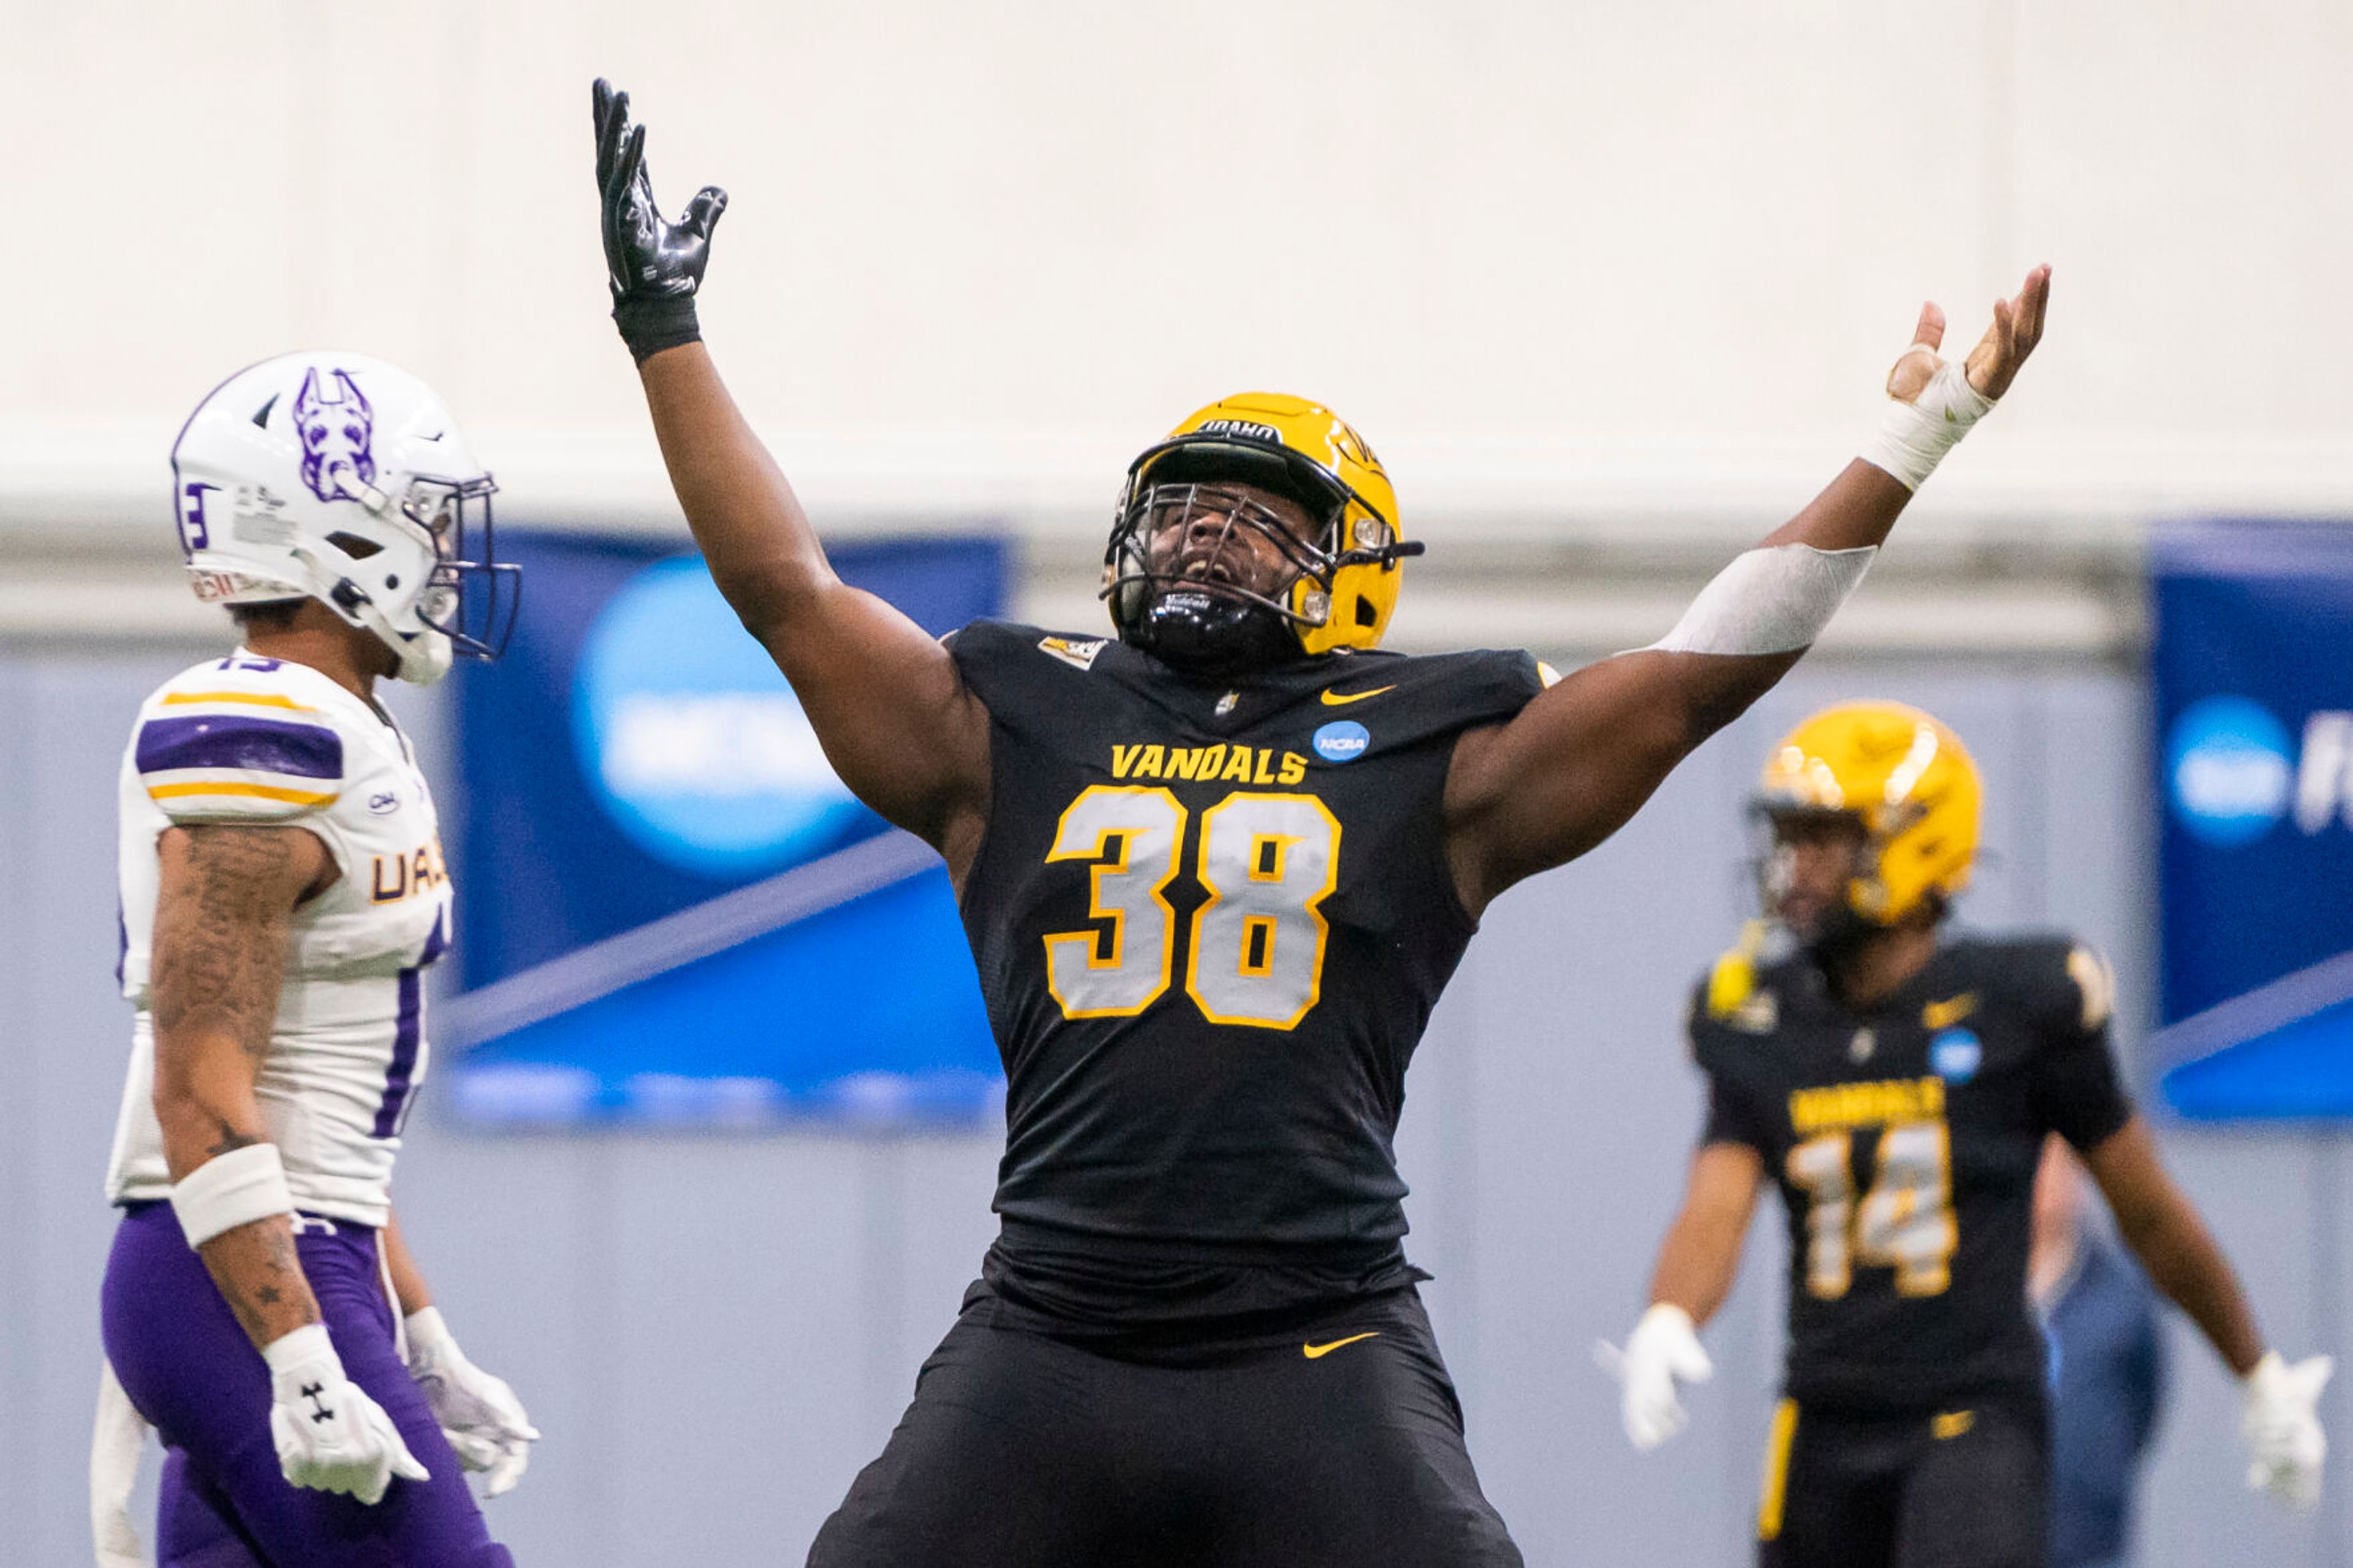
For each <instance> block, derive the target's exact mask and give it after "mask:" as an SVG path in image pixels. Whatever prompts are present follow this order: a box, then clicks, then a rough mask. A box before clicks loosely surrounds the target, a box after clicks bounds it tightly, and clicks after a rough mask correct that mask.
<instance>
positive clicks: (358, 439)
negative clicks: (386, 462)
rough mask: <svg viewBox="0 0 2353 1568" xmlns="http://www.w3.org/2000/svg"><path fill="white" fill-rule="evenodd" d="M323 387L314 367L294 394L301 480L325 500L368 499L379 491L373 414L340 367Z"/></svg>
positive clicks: (349, 377)
mask: <svg viewBox="0 0 2353 1568" xmlns="http://www.w3.org/2000/svg"><path fill="white" fill-rule="evenodd" d="M328 374H329V375H331V376H332V377H333V380H332V383H331V384H328V385H326V386H323V387H322V385H321V384H320V382H319V373H318V371H317V370H316V369H312V370H308V371H305V372H303V373H302V390H301V392H299V393H297V394H295V396H294V428H295V429H296V430H297V431H298V432H300V433H301V437H302V482H303V483H304V484H306V485H308V486H310V487H311V494H312V495H314V496H317V497H318V498H319V499H320V500H365V499H366V496H367V492H368V491H369V490H371V489H375V452H374V451H373V450H372V449H371V448H372V447H373V445H374V442H375V409H373V408H371V407H369V406H368V400H367V395H366V394H365V393H364V392H362V391H361V390H360V389H359V384H358V383H357V382H354V381H353V379H352V374H351V372H349V371H347V370H343V369H342V368H340V367H338V368H337V369H334V370H332V371H330V372H328Z"/></svg>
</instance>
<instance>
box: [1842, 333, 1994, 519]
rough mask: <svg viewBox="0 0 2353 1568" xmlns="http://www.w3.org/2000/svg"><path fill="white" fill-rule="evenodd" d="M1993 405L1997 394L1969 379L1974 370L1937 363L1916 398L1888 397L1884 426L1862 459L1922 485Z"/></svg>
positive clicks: (1907, 483) (1901, 480) (1908, 484)
mask: <svg viewBox="0 0 2353 1568" xmlns="http://www.w3.org/2000/svg"><path fill="white" fill-rule="evenodd" d="M1992 408H1993V399H1992V398H1990V397H1988V396H1987V395H1985V394H1984V393H1982V392H1979V391H1978V389H1977V388H1976V387H1974V386H1971V385H1970V384H1969V377H1968V371H1967V370H1966V369H1965V368H1964V367H1962V366H1960V365H1957V364H1953V363H1949V362H1947V363H1944V364H1940V365H1938V366H1937V367H1936V374H1934V375H1932V376H1930V377H1929V378H1928V384H1927V385H1926V386H1924V387H1922V388H1921V389H1920V395H1919V397H1918V398H1917V399H1916V400H1915V401H1914V402H1911V403H1906V402H1905V401H1904V400H1903V399H1902V398H1900V397H1891V398H1889V399H1888V400H1887V412H1886V414H1885V415H1884V416H1883V417H1882V418H1881V419H1880V422H1879V428H1878V429H1877V430H1875V431H1873V433H1872V437H1871V439H1870V440H1868V441H1865V442H1864V443H1863V444H1862V460H1863V461H1864V462H1866V463H1869V464H1871V465H1872V466H1873V468H1879V469H1882V470H1883V471H1884V472H1886V473H1888V474H1890V475H1892V476H1894V479H1895V481H1896V482H1897V483H1898V484H1901V485H1902V486H1903V487H1904V488H1905V489H1907V490H1916V489H1919V488H1920V486H1921V484H1922V483H1923V482H1924V481H1926V479H1927V478H1928V476H1929V475H1930V474H1933V473H1935V472H1936V464H1937V463H1938V462H1939V461H1941V460H1942V459H1943V458H1944V456H1945V454H1946V453H1947V452H1949V451H1951V450H1952V449H1953V448H1954V447H1957V446H1959V445H1960V442H1961V437H1964V436H1966V435H1968V433H1969V426H1972V425H1975V424H1976V423H1977V422H1978V420H1980V419H1982V418H1984V417H1985V416H1986V415H1987V414H1988V413H1989V412H1990V411H1991V410H1992Z"/></svg>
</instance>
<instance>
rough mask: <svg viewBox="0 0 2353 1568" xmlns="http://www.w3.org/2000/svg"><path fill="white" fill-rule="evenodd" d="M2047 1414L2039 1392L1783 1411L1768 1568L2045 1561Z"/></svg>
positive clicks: (1769, 1500)
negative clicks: (1931, 1411)
mask: <svg viewBox="0 0 2353 1568" xmlns="http://www.w3.org/2000/svg"><path fill="white" fill-rule="evenodd" d="M2050 1512H2051V1443H2050V1427H2049V1421H2048V1418H2047V1416H2046V1415H2045V1413H2044V1411H2043V1408H2042V1405H2041V1404H2040V1403H2039V1402H2037V1401H2033V1400H2027V1399H2017V1398H2011V1399H2006V1400H2001V1401H1997V1402H1988V1403H1980V1404H1977V1405H1957V1406H1955V1407H1954V1408H1952V1409H1949V1410H1946V1411H1942V1412H1939V1413H1937V1414H1935V1415H1909V1416H1889V1415H1853V1414H1849V1413H1845V1412H1837V1411H1826V1410H1818V1409H1816V1408H1814V1407H1811V1406H1808V1407H1805V1408H1803V1409H1800V1408H1799V1406H1798V1405H1797V1404H1796V1403H1794V1402H1793V1401H1789V1400H1784V1401H1782V1403H1781V1405H1780V1408H1779V1409H1778V1410H1777V1411H1776V1412H1775V1413H1774V1418H1773V1436H1772V1441H1771V1446H1770V1447H1769V1448H1768V1449H1767V1454H1766V1462H1765V1495H1764V1500H1763V1502H1762V1504H1761V1506H1760V1507H1759V1508H1758V1510H1757V1564H1758V1568H2043V1563H2044V1558H2045V1554H2046V1552H2047V1550H2048V1546H2047V1542H2048V1538H2049V1534H2050V1529H2051V1522H2050Z"/></svg>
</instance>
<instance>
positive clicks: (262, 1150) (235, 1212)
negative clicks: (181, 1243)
mask: <svg viewBox="0 0 2353 1568" xmlns="http://www.w3.org/2000/svg"><path fill="white" fill-rule="evenodd" d="M172 1212H173V1213H174V1214H176V1215H179V1216H180V1231H181V1234H182V1235H184V1236H185V1237H187V1238H188V1245H189V1246H190V1247H202V1246H203V1245H204V1244H205V1243H206V1242H207V1241H210V1240H211V1239H212V1238H213V1237H216V1236H218V1235H219V1234H220V1233H221V1232H223V1231H225V1230H235V1229H236V1228H237V1226H241V1225H251V1224H252V1223H253V1222H254V1221H255V1220H258V1219H268V1218H269V1216H270V1215H274V1214H291V1213H293V1212H294V1194H292V1193H290V1192H289V1191H287V1188H286V1166H285V1165H284V1163H281V1162H280V1160H279V1158H278V1145H277V1144H275V1143H248V1144H247V1145H246V1146H245V1147H244V1148H242V1149H232V1150H230V1151H229V1152H227V1153H226V1154H216V1155H214V1156H213V1157H212V1158H211V1159H209V1160H207V1161H206V1162H205V1163H203V1164H201V1165H198V1166H197V1167H196V1168H195V1170H193V1171H191V1172H189V1173H187V1175H186V1176H185V1177H183V1178H182V1179H181V1180H179V1181H177V1182H174V1183H173V1184H172Z"/></svg>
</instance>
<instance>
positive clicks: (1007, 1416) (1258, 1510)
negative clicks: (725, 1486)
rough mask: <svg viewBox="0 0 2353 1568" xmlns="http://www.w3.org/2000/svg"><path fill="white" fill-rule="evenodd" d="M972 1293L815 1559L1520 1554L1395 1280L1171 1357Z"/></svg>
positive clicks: (1424, 1330)
mask: <svg viewBox="0 0 2353 1568" xmlns="http://www.w3.org/2000/svg"><path fill="white" fill-rule="evenodd" d="M995 1307H996V1303H995V1302H994V1301H993V1300H990V1299H989V1298H987V1296H985V1295H982V1294H980V1293H978V1292H976V1294H975V1295H974V1296H972V1297H968V1298H967V1299H966V1303H965V1312H964V1315H963V1316H962V1317H961V1318H959V1319H958V1320H957V1322H956V1325H955V1328H954V1329H952V1330H950V1331H948V1336H947V1338H946V1339H945V1340H944V1341H942V1342H941V1343H940V1347H939V1349H938V1350H936V1351H934V1352H933V1353H932V1357H931V1359H930V1360H929V1361H927V1362H925V1363H923V1371H922V1373H919V1374H918V1375H917V1377H916V1380H915V1398H914V1403H913V1404H912V1405H909V1406H908V1408H907V1413H906V1415H904V1416H903V1417H902V1419H901V1420H900V1423H899V1428H898V1430H897V1431H896V1432H894V1433H892V1436H891V1441H890V1444H889V1445H888V1446H887V1447H885V1448H884V1449H883V1451H882V1457H881V1458H879V1459H877V1460H875V1461H874V1462H873V1463H872V1464H871V1465H869V1466H867V1467H866V1468H865V1469H864V1470H863V1471H861V1472H860V1474H859V1477H858V1479H857V1480H856V1482H855V1483H853V1484H852V1485H851V1487H850V1489H849V1498H848V1499H847V1500H844V1502H843V1503H842V1505H841V1507H840V1509H839V1510H837V1511H836V1512H835V1514H834V1516H833V1517H832V1518H831V1519H829V1520H828V1521H826V1524H825V1528H824V1529H823V1530H821V1531H818V1538H817V1543H816V1545H815V1546H813V1547H812V1548H811V1549H810V1551H809V1557H808V1561H809V1564H810V1568H1159V1565H1163V1564H1165V1565H1166V1568H1180V1565H1181V1568H1318V1565H1320V1564H1326V1563H1328V1564H1333V1565H1334V1568H1339V1565H1341V1564H1345V1565H1346V1568H1383V1565H1388V1564H1395V1565H1396V1568H1457V1565H1460V1568H1520V1563H1521V1557H1520V1553H1519V1549H1518V1548H1517V1547H1515V1546H1514V1545H1513V1544H1512V1540H1511V1537H1510V1536H1509V1535H1508V1534H1507V1533H1506V1532H1505V1531H1504V1522H1503V1521H1502V1519H1500V1518H1499V1517H1498V1516H1497V1515H1496V1513H1495V1510H1493V1508H1491V1507H1490V1506H1488V1503H1487V1500H1486V1499H1485V1497H1483V1496H1482V1495H1481V1493H1480V1490H1479V1480H1478V1478H1477V1476H1475V1475H1474V1474H1472V1468H1471V1457H1470V1455H1469V1453H1468V1452H1467V1451H1466V1450H1465V1449H1464V1447H1463V1443H1462V1412H1461V1405H1459V1404H1457V1402H1456V1400H1455V1396H1454V1385H1453V1384H1452V1383H1451V1381H1450V1380H1449V1378H1448V1377H1447V1374H1446V1367H1445V1365H1444V1363H1441V1362H1440V1360H1439V1357H1438V1347H1437V1344H1436V1342H1435V1341H1434V1340H1433V1339H1432V1338H1431V1336H1430V1320H1429V1319H1428V1318H1427V1317H1426V1316H1425V1315H1424V1314H1423V1312H1422V1309H1421V1303H1420V1302H1419V1300H1417V1299H1416V1298H1415V1296H1414V1294H1413V1293H1412V1292H1411V1291H1410V1290H1400V1291H1396V1292H1393V1293H1390V1294H1388V1295H1384V1296H1380V1297H1376V1298H1372V1299H1370V1300H1367V1301H1365V1302H1362V1303H1358V1304H1356V1305H1354V1306H1352V1307H1350V1308H1348V1309H1347V1310H1343V1311H1340V1312H1338V1313H1327V1314H1318V1315H1316V1316H1314V1317H1313V1318H1308V1319H1303V1321H1301V1322H1300V1323H1299V1324H1298V1325H1297V1327H1298V1330H1299V1331H1298V1333H1297V1334H1296V1335H1295V1336H1293V1338H1292V1340H1291V1341H1290V1342H1285V1343H1282V1344H1277V1345H1268V1344H1264V1343H1262V1342H1261V1343H1258V1344H1254V1345H1253V1346H1251V1347H1250V1348H1247V1349H1239V1350H1235V1351H1232V1352H1227V1353H1222V1354H1211V1355H1208V1356H1203V1357H1199V1358H1197V1359H1196V1360H1192V1361H1188V1364H1184V1365H1167V1364H1158V1363H1141V1362H1137V1361H1132V1360H1123V1359H1118V1358H1115V1357H1113V1356H1109V1355H1105V1354H1103V1353H1100V1352H1097V1351H1094V1350H1092V1349H1087V1348H1084V1347H1082V1346H1080V1345H1076V1344H1072V1343H1071V1342H1067V1341H1063V1340H1060V1339H1054V1338H1050V1337H1047V1336H1045V1335H1041V1334H1038V1333H1034V1332H1029V1331H1020V1330H1015V1329H1009V1328H1003V1327H998V1326H996V1324H995V1322H994V1321H993V1320H994V1318H995V1317H996V1316H997V1313H996V1310H995Z"/></svg>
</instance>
